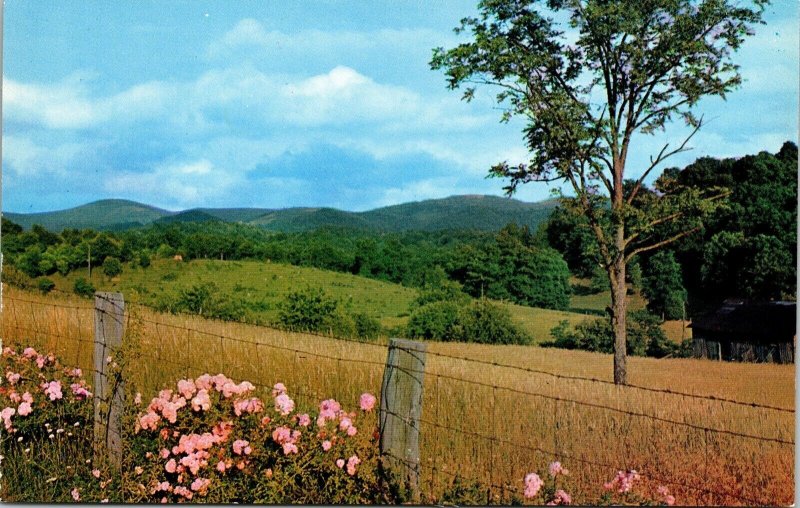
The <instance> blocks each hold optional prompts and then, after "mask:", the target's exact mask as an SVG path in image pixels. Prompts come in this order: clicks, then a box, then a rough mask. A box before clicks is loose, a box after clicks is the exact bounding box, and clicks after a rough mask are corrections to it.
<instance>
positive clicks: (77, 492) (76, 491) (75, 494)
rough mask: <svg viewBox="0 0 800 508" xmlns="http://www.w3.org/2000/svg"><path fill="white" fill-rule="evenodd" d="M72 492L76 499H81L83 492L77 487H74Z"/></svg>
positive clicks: (73, 497)
mask: <svg viewBox="0 0 800 508" xmlns="http://www.w3.org/2000/svg"><path fill="white" fill-rule="evenodd" d="M70 494H72V499H74V500H75V501H80V500H81V493H80V491H79V490H78V489H77V488H74V489H72V491H71V492H70Z"/></svg>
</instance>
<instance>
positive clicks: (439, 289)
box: [411, 280, 470, 307]
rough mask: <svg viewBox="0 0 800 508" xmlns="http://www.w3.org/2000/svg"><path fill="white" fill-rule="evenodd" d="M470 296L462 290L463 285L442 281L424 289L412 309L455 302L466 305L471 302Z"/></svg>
mask: <svg viewBox="0 0 800 508" xmlns="http://www.w3.org/2000/svg"><path fill="white" fill-rule="evenodd" d="M469 300H470V297H469V295H468V294H466V293H464V292H463V291H462V290H461V284H459V283H458V282H454V281H449V280H441V281H439V282H438V283H428V284H426V285H425V286H423V287H422V289H421V290H420V293H419V296H417V298H415V299H414V301H413V302H412V304H411V306H412V307H422V306H423V305H426V304H428V303H433V302H453V303H457V304H459V305H465V304H467V303H468V302H469Z"/></svg>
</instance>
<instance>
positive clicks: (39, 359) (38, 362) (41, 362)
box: [36, 355, 47, 369]
mask: <svg viewBox="0 0 800 508" xmlns="http://www.w3.org/2000/svg"><path fill="white" fill-rule="evenodd" d="M46 361H47V358H45V357H44V356H42V355H38V356H37V357H36V366H37V367H39V368H40V369H41V368H44V364H45V362H46Z"/></svg>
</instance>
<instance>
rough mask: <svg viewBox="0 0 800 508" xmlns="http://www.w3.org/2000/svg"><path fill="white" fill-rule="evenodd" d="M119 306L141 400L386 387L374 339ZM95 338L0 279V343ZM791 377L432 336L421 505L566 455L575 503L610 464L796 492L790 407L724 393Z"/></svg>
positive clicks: (314, 395)
mask: <svg viewBox="0 0 800 508" xmlns="http://www.w3.org/2000/svg"><path fill="white" fill-rule="evenodd" d="M265 270H266V268H265ZM127 310H128V314H129V316H128V320H127V323H128V331H127V335H126V339H125V340H126V341H127V343H128V344H130V345H131V347H132V348H133V345H136V347H135V348H133V349H135V350H136V351H138V353H136V354H137V355H138V356H136V357H135V358H137V360H136V362H135V363H134V365H133V369H132V373H131V376H130V378H129V379H128V380H127V382H128V383H129V384H128V388H126V389H127V390H128V393H133V392H134V391H141V392H142V393H144V394H146V396H148V397H150V396H152V395H153V394H154V393H155V392H156V391H157V390H158V389H160V388H161V387H163V386H165V385H166V384H168V383H171V382H172V383H174V381H175V380H176V379H180V378H182V377H186V376H196V375H199V374H201V373H203V372H210V373H217V372H224V373H225V374H226V375H228V376H231V377H234V378H237V379H247V380H250V381H251V382H253V383H254V384H255V385H256V386H257V387H259V389H262V390H268V389H269V387H271V386H272V385H273V384H274V383H275V382H278V381H280V382H283V383H285V384H286V385H287V386H292V387H296V388H295V392H294V393H293V396H295V397H296V398H297V399H298V400H299V401H301V402H302V401H303V400H306V401H313V400H321V399H320V398H325V397H335V398H337V399H339V400H355V398H356V397H357V396H358V394H359V393H361V392H364V391H371V392H373V393H378V392H379V391H380V383H381V378H382V375H383V365H384V362H385V359H386V348H385V346H384V345H382V344H370V343H357V342H349V341H342V340H337V339H331V338H326V337H321V336H315V335H308V334H299V333H289V332H284V331H279V330H274V329H269V328H265V327H258V326H252V325H246V324H241V323H230V322H222V321H214V320H205V319H201V318H197V317H192V316H183V315H181V316H175V315H163V314H158V313H156V312H154V311H153V310H151V309H149V308H147V307H144V306H140V305H135V304H132V305H129V306H128V309H127ZM92 333H93V310H92V303H91V302H90V301H87V300H82V299H79V298H77V297H55V296H42V295H39V294H36V293H31V292H24V291H21V290H17V289H13V288H9V287H7V286H6V287H4V309H3V324H2V334H3V335H2V336H3V339H4V341H5V342H6V343H12V344H27V343H31V344H36V345H37V347H40V348H43V349H47V350H53V351H54V352H56V353H57V354H59V355H60V356H62V357H63V358H66V359H73V360H74V363H75V364H77V365H78V366H82V367H84V368H86V367H88V366H89V364H90V362H91V347H90V346H91V343H90V342H91V337H92ZM87 341H88V342H87ZM493 363H496V364H502V366H501V365H492V364H493ZM794 372H795V371H794V366H793V365H773V364H767V365H764V364H761V365H759V364H747V363H727V362H712V361H707V360H694V359H666V360H664V359H662V360H656V359H651V358H638V357H632V358H629V382H630V383H631V384H633V385H638V386H644V387H648V388H652V389H656V390H657V389H663V390H670V391H672V392H683V393H685V394H695V395H698V396H703V398H701V397H692V396H687V395H678V394H674V393H665V392H659V391H653V390H642V389H637V388H631V387H618V386H614V385H613V384H610V383H609V382H610V381H611V379H612V376H611V373H612V358H611V356H610V355H603V354H597V353H588V352H580V351H566V350H556V349H542V348H539V347H536V346H486V345H476V344H456V343H433V342H431V343H429V344H428V355H427V363H426V369H425V387H424V407H423V412H422V427H421V443H420V448H421V454H422V457H421V459H422V482H423V484H422V490H423V493H424V496H426V497H425V498H424V500H427V501H441V500H442V499H445V498H446V496H444V498H443V495H444V494H446V493H447V492H451V491H452V490H453V485H452V482H453V478H454V477H455V476H459V477H461V478H464V479H467V480H469V481H472V482H478V483H477V485H480V486H482V487H481V488H482V489H483V490H482V495H484V494H485V495H487V496H488V499H489V500H490V501H492V502H508V501H509V500H511V496H512V494H513V493H519V492H521V490H522V488H523V485H522V479H523V477H524V475H525V474H526V473H527V472H530V471H540V472H541V471H544V470H545V469H546V467H547V464H548V463H549V462H550V461H553V460H560V461H561V462H562V464H563V465H564V467H566V468H568V469H569V470H570V471H571V473H570V476H569V477H568V485H569V491H570V492H572V493H573V499H574V500H575V501H576V502H580V501H581V500H583V501H586V500H592V499H597V497H598V496H599V495H600V494H602V491H603V483H604V482H608V481H609V480H611V479H612V478H613V477H614V475H615V474H616V473H617V470H627V469H635V470H637V471H639V472H641V473H642V475H643V479H642V482H643V484H644V485H646V488H647V489H649V490H650V491H651V492H653V491H655V489H656V488H657V487H658V486H662V485H665V486H668V487H669V489H670V491H671V492H672V493H673V494H674V495H675V497H676V499H677V504H697V503H700V504H709V503H710V504H717V503H721V504H744V505H747V504H788V503H791V501H792V499H793V478H792V473H791V472H792V471H793V467H792V464H793V460H794V455H793V453H794V450H793V448H794V447H793V446H790V445H787V444H786V443H787V442H790V441H791V440H792V439H793V436H794V425H795V423H794V412H793V411H780V410H775V409H769V408H762V407H752V406H749V405H744V404H734V403H731V402H725V401H724V400H720V399H735V400H737V401H744V402H748V403H756V404H762V405H768V406H773V407H779V408H785V409H792V410H793V409H794ZM553 374H556V376H554V375H553ZM575 377H581V378H593V379H596V380H597V381H588V380H586V379H574V378H575ZM708 396H713V397H716V398H717V399H711V398H708ZM738 434H745V435H746V436H744V437H743V436H741V435H738ZM747 436H761V437H766V438H769V439H772V441H769V440H760V439H753V438H752V437H747ZM776 441H783V443H781V442H776Z"/></svg>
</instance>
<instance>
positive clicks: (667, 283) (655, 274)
mask: <svg viewBox="0 0 800 508" xmlns="http://www.w3.org/2000/svg"><path fill="white" fill-rule="evenodd" d="M642 282H643V287H642V293H643V294H644V296H645V297H646V298H647V308H648V309H649V310H650V312H653V313H655V314H656V315H660V316H663V318H664V319H681V318H682V317H683V308H684V304H685V303H686V289H685V288H684V287H683V278H682V275H681V265H679V264H678V261H676V260H675V254H674V253H673V252H672V251H668V250H665V251H661V252H659V253H657V254H654V255H653V256H652V257H651V258H650V261H649V262H648V263H647V275H646V276H645V277H644V280H643V281H642Z"/></svg>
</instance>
